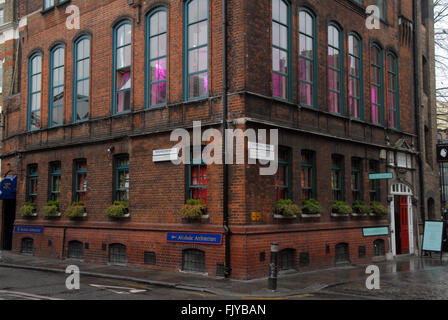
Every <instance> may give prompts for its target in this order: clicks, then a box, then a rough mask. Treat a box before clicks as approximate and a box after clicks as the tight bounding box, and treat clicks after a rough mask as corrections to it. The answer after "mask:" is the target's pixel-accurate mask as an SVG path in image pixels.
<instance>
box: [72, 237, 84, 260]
mask: <svg viewBox="0 0 448 320" xmlns="http://www.w3.org/2000/svg"><path fill="white" fill-rule="evenodd" d="M83 257H84V254H83V245H82V242H80V241H70V242H69V243H68V258H69V259H78V260H81V259H82V258H83Z"/></svg>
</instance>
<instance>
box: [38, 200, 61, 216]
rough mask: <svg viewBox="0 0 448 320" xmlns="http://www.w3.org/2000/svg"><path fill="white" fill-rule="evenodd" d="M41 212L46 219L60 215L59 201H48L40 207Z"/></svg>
mask: <svg viewBox="0 0 448 320" xmlns="http://www.w3.org/2000/svg"><path fill="white" fill-rule="evenodd" d="M41 213H42V216H44V217H45V218H46V219H52V218H59V217H61V215H62V213H61V212H60V210H59V201H48V202H47V205H46V206H45V207H43V208H42V212H41Z"/></svg>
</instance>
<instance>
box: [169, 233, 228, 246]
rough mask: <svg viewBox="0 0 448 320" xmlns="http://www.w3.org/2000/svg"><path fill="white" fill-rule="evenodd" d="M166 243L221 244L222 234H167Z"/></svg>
mask: <svg viewBox="0 0 448 320" xmlns="http://www.w3.org/2000/svg"><path fill="white" fill-rule="evenodd" d="M166 241H168V242H184V243H200V244H221V243H222V234H206V233H177V232H168V233H167V235H166Z"/></svg>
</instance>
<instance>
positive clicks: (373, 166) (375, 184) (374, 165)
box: [369, 160, 381, 202]
mask: <svg viewBox="0 0 448 320" xmlns="http://www.w3.org/2000/svg"><path fill="white" fill-rule="evenodd" d="M379 172H380V163H379V161H378V160H369V174H376V173H379ZM373 195H374V196H373ZM369 200H370V202H373V201H378V202H379V201H380V200H381V196H380V181H379V180H370V181H369Z"/></svg>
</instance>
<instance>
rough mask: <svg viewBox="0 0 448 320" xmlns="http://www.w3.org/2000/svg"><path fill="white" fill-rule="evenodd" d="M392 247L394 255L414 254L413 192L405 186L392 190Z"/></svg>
mask: <svg viewBox="0 0 448 320" xmlns="http://www.w3.org/2000/svg"><path fill="white" fill-rule="evenodd" d="M391 195H392V199H393V201H391V204H390V213H391V242H392V243H391V247H392V253H393V255H400V254H409V253H410V254H413V253H414V231H413V213H412V190H411V189H410V188H409V187H408V186H406V185H404V184H401V183H400V184H394V185H392V188H391Z"/></svg>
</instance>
